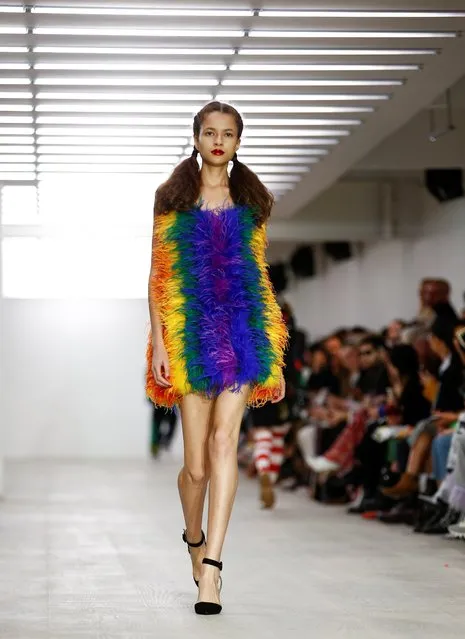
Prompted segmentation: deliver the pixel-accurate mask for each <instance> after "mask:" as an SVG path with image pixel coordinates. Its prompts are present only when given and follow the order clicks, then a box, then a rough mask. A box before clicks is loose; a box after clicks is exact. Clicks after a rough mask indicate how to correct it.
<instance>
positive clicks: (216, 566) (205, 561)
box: [202, 557, 223, 570]
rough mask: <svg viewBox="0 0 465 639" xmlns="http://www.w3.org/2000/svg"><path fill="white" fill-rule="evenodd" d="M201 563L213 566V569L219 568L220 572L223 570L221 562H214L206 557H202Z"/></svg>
mask: <svg viewBox="0 0 465 639" xmlns="http://www.w3.org/2000/svg"><path fill="white" fill-rule="evenodd" d="M202 563H203V564H208V565H209V566H215V568H219V569H220V570H223V562H222V561H215V560H214V559H208V557H204V559H203V561H202Z"/></svg>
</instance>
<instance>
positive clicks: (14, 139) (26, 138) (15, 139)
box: [0, 135, 34, 145]
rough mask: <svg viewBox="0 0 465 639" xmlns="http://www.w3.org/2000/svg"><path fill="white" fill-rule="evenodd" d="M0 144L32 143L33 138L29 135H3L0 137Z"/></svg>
mask: <svg viewBox="0 0 465 639" xmlns="http://www.w3.org/2000/svg"><path fill="white" fill-rule="evenodd" d="M0 144H24V145H29V144H34V138H33V137H32V136H30V135H22V136H19V135H5V136H3V137H0Z"/></svg>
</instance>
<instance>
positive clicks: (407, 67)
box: [230, 63, 421, 72]
mask: <svg viewBox="0 0 465 639" xmlns="http://www.w3.org/2000/svg"><path fill="white" fill-rule="evenodd" d="M420 68H421V67H420V65H419V64H342V63H341V64H232V65H231V66H230V70H231V71H261V72H269V71H299V72H303V71H418V70H419V69H420Z"/></svg>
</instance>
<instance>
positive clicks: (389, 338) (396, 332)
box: [384, 319, 405, 348]
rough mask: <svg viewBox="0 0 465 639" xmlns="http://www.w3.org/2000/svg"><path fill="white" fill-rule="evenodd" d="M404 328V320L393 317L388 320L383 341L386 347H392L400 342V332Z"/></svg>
mask: <svg viewBox="0 0 465 639" xmlns="http://www.w3.org/2000/svg"><path fill="white" fill-rule="evenodd" d="M404 328H405V322H404V321H403V320H400V319H395V320H392V322H390V323H389V324H388V326H387V328H386V334H385V339H384V341H385V343H386V346H387V348H393V347H394V346H396V345H397V344H400V343H401V342H402V332H403V330H404Z"/></svg>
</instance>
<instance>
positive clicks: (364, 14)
mask: <svg viewBox="0 0 465 639" xmlns="http://www.w3.org/2000/svg"><path fill="white" fill-rule="evenodd" d="M259 15H260V17H261V18H465V11H402V10H401V11H390V10H388V11H378V10H373V11H357V10H355V11H353V10H351V9H347V10H345V11H344V10H343V11H341V10H337V9H334V10H332V9H329V10H326V11H321V10H315V9H304V10H300V9H296V10H293V9H290V10H288V9H278V10H275V9H260V14H259Z"/></svg>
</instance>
